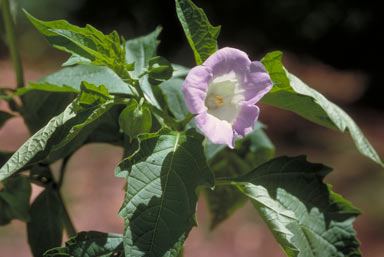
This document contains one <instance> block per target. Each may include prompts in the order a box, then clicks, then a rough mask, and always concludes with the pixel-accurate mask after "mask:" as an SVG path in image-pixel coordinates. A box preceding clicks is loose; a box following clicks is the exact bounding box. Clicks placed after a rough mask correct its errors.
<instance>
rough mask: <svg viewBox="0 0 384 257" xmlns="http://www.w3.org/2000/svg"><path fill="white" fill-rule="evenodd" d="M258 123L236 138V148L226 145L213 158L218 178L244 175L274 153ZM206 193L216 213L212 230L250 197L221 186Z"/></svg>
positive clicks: (213, 167) (212, 163)
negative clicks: (243, 135) (249, 131)
mask: <svg viewBox="0 0 384 257" xmlns="http://www.w3.org/2000/svg"><path fill="white" fill-rule="evenodd" d="M258 124H259V125H258V126H256V128H255V130H254V131H252V132H251V133H249V134H248V135H247V136H246V137H245V138H243V139H240V140H237V141H236V143H235V146H236V147H235V150H230V149H228V148H224V149H222V150H221V151H219V152H218V153H217V154H215V155H214V157H212V159H211V161H210V167H211V169H212V171H213V172H214V174H215V177H216V178H235V177H238V176H240V175H244V174H245V173H247V172H249V171H250V170H252V169H254V168H256V167H258V166H259V165H261V164H262V163H264V162H266V161H268V160H270V159H271V158H272V157H273V156H274V146H273V144H272V143H271V141H270V140H269V138H268V137H267V136H266V135H265V133H264V131H263V129H262V126H260V123H258ZM209 145H210V144H207V145H206V146H209ZM207 154H208V152H207V148H206V156H207ZM207 159H208V158H207ZM204 195H205V198H206V201H207V204H208V209H209V211H210V213H211V216H212V217H211V229H213V228H215V227H216V226H217V225H219V224H220V223H221V222H223V221H224V220H226V219H227V218H229V217H230V216H231V215H232V214H233V213H234V212H235V211H236V210H237V209H238V208H240V207H241V206H242V205H243V204H244V203H245V202H246V200H247V198H246V197H245V196H244V195H243V194H241V193H240V192H239V191H238V190H237V189H236V188H234V187H228V186H220V185H217V186H216V187H215V189H214V190H208V189H206V190H204Z"/></svg>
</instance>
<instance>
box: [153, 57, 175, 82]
mask: <svg viewBox="0 0 384 257" xmlns="http://www.w3.org/2000/svg"><path fill="white" fill-rule="evenodd" d="M148 64H149V68H148V73H149V74H148V79H149V82H150V83H151V84H152V85H158V84H160V83H162V82H164V81H167V80H169V79H170V78H171V77H172V73H173V68H172V65H171V63H170V62H169V61H168V60H167V59H165V58H164V57H161V56H156V57H153V58H151V59H150V60H149V63H148Z"/></svg>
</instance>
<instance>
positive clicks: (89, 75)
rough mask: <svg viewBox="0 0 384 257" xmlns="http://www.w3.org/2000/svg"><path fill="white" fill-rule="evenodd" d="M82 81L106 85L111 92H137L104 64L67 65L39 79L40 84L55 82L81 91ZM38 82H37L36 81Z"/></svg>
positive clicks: (130, 93)
mask: <svg viewBox="0 0 384 257" xmlns="http://www.w3.org/2000/svg"><path fill="white" fill-rule="evenodd" d="M82 81H86V82H89V83H91V84H94V85H105V86H106V88H107V89H108V92H109V93H110V94H126V95H132V94H136V89H134V88H133V87H132V86H131V85H129V84H127V83H125V82H124V81H123V80H122V79H121V78H120V77H119V76H118V75H117V74H116V73H114V72H113V71H112V70H111V69H109V68H108V67H104V66H93V65H85V64H79V65H75V66H72V67H65V68H62V69H61V70H58V71H56V72H54V73H52V74H50V75H48V76H46V77H44V78H42V79H40V80H39V81H38V84H45V83H49V84H54V85H57V86H59V87H65V86H68V87H71V88H73V89H75V90H77V91H80V85H81V82H82ZM36 84H37V83H36Z"/></svg>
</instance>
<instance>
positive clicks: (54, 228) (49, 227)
mask: <svg viewBox="0 0 384 257" xmlns="http://www.w3.org/2000/svg"><path fill="white" fill-rule="evenodd" d="M62 212H63V210H62V207H61V203H60V200H59V197H58V196H57V193H56V192H55V190H53V189H51V188H50V187H47V188H46V189H45V190H44V191H43V192H42V193H40V194H39V195H38V196H37V198H36V199H35V201H34V202H33V203H32V206H31V221H30V222H28V224H27V232H28V243H29V246H30V247H31V250H32V253H33V256H35V257H40V256H42V255H43V253H44V252H45V251H46V250H48V249H51V248H53V247H58V246H60V244H61V240H62V237H63V224H62V221H61V217H62Z"/></svg>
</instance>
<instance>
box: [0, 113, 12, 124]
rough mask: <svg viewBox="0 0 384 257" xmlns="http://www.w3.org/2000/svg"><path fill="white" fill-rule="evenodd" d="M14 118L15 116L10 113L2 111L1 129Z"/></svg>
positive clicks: (0, 117) (0, 114)
mask: <svg viewBox="0 0 384 257" xmlns="http://www.w3.org/2000/svg"><path fill="white" fill-rule="evenodd" d="M12 117H13V115H12V114H10V113H8V112H4V111H0V128H1V127H2V126H3V125H4V124H5V123H6V122H7V120H9V119H10V118H12Z"/></svg>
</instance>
